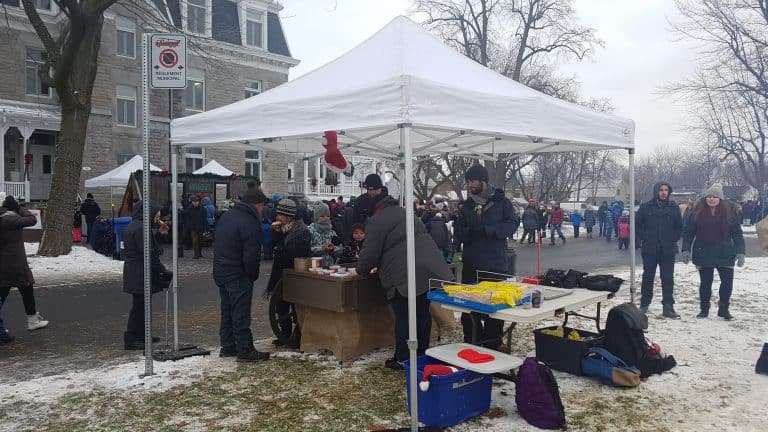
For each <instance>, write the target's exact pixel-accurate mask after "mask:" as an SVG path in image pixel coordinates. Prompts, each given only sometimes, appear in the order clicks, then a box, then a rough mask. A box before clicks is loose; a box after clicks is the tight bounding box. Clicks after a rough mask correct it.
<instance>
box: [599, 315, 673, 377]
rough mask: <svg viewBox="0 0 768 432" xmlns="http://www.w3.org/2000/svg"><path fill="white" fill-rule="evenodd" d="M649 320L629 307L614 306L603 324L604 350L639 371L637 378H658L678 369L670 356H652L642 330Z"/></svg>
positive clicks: (646, 326)
mask: <svg viewBox="0 0 768 432" xmlns="http://www.w3.org/2000/svg"><path fill="white" fill-rule="evenodd" d="M647 328H648V318H647V317H646V316H645V315H644V314H643V313H642V312H640V310H639V309H637V307H636V306H635V305H634V304H632V303H624V304H622V305H619V306H616V307H614V308H612V309H611V310H610V312H608V319H607V321H606V322H605V349H607V350H608V351H609V352H611V353H612V354H614V355H615V356H617V357H619V358H620V359H622V360H624V362H625V363H626V364H628V365H630V366H635V367H636V368H638V369H640V377H641V378H647V377H649V376H651V375H653V374H661V373H662V372H666V371H668V370H670V369H672V368H673V367H675V366H676V365H677V363H676V362H675V358H674V357H673V356H671V355H670V356H666V357H661V356H659V355H656V356H651V355H650V353H649V352H648V341H647V340H646V339H645V331H644V330H645V329H647Z"/></svg>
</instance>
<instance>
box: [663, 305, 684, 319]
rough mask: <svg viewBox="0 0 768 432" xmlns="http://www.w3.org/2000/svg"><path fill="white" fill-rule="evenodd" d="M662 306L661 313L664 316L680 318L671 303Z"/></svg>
mask: <svg viewBox="0 0 768 432" xmlns="http://www.w3.org/2000/svg"><path fill="white" fill-rule="evenodd" d="M662 306H663V312H662V313H661V314H662V315H663V316H664V317H666V318H675V319H677V318H680V314H679V313H677V312H675V307H674V306H673V305H671V304H665V305H662Z"/></svg>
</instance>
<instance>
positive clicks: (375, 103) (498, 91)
mask: <svg viewBox="0 0 768 432" xmlns="http://www.w3.org/2000/svg"><path fill="white" fill-rule="evenodd" d="M255 119H258V121H254V120H255ZM325 130H337V131H339V132H340V134H341V136H340V148H342V149H343V150H344V151H345V153H348V154H349V153H351V154H369V155H373V156H376V157H385V158H390V159H396V160H400V161H403V162H404V165H405V166H404V168H405V173H404V175H405V177H404V178H405V179H408V180H407V181H405V182H404V183H405V196H412V195H413V166H412V164H413V157H414V156H417V155H420V154H440V153H445V152H449V153H451V154H454V155H466V156H468V157H477V158H481V159H489V158H492V156H493V155H495V154H499V153H512V154H520V153H532V152H553V151H557V152H562V151H583V150H595V149H623V150H627V151H628V152H629V154H630V157H629V162H630V185H633V184H634V172H633V171H634V169H633V168H634V167H633V164H634V157H633V153H634V131H635V125H634V122H633V121H631V120H628V119H624V118H621V117H617V116H613V115H610V114H606V113H602V112H597V111H593V110H590V109H587V108H584V107H581V106H578V105H574V104H570V103H568V102H564V101H561V100H558V99H555V98H551V97H549V96H546V95H543V94H541V93H538V92H536V91H534V90H532V89H529V88H527V87H525V86H523V85H521V84H519V83H517V82H514V81H512V80H510V79H508V78H506V77H503V76H501V75H499V74H497V73H495V72H493V71H491V70H489V69H486V68H484V67H483V66H481V65H479V64H477V63H475V62H473V61H471V60H469V59H468V58H466V57H464V56H462V55H461V54H459V53H457V52H455V51H454V50H452V49H451V48H449V47H447V46H445V45H443V44H442V43H441V42H440V41H438V40H437V39H436V38H434V37H433V36H432V35H431V34H429V33H428V32H426V31H425V30H423V29H422V28H421V27H419V26H418V25H417V24H415V23H413V22H412V21H411V20H410V19H408V18H405V17H398V18H395V19H394V20H393V21H392V22H390V23H389V24H388V25H387V26H386V27H384V28H383V29H382V30H380V31H379V32H377V33H376V34H374V35H373V36H372V37H371V38H369V39H368V40H366V41H365V42H363V43H361V44H360V45H359V46H357V47H356V48H354V49H352V50H351V51H350V52H348V53H347V54H345V55H343V56H341V57H339V58H338V59H336V60H334V61H332V62H330V63H328V64H326V65H325V66H323V67H321V68H319V69H317V70H315V71H313V72H310V73H308V74H307V75H304V76H302V77H300V78H299V79H297V80H294V81H291V82H288V83H286V84H283V85H281V86H279V87H276V88H274V89H272V90H269V91H267V92H265V93H262V94H260V95H257V96H254V97H251V98H249V99H246V100H243V101H240V102H236V103H233V104H230V105H227V106H223V107H221V108H217V109H214V110H211V111H208V112H205V113H201V114H197V115H194V116H189V117H184V118H180V119H175V120H173V121H172V123H171V135H172V144H173V145H174V146H175V147H176V151H172V152H171V167H172V173H173V178H172V181H173V182H174V184H175V183H176V182H177V177H176V174H177V169H176V168H177V163H176V159H177V153H178V151H179V148H180V147H183V146H196V147H203V146H204V147H238V148H253V149H261V150H271V151H278V152H283V153H289V154H303V155H306V154H314V155H315V156H317V155H318V154H320V152H321V151H322V147H321V144H320V143H321V137H322V133H323V131H325ZM414 149H416V152H415V151H414ZM171 191H172V199H173V202H174V204H173V205H174V207H176V206H177V204H176V202H177V197H176V193H175V192H176V188H174V187H172V188H171ZM630 200H631V203H630V205H632V203H634V201H635V198H634V190H633V189H631V190H630ZM630 215H631V216H630V225H631V230H632V234H631V235H630V250H631V251H633V252H634V250H635V249H634V241H635V239H634V212H630ZM173 226H174V228H175V227H176V224H175V223H174V224H173ZM406 234H407V256H408V292H409V297H408V303H409V305H408V306H409V340H408V346H409V348H410V360H411V370H410V371H409V373H410V377H411V395H412V400H411V407H412V413H413V415H412V422H411V428H412V429H413V430H416V429H417V426H418V416H417V414H416V413H417V412H418V406H417V399H416V397H415V396H416V395H417V388H416V384H417V382H418V379H417V377H416V346H417V345H416V344H417V341H416V328H415V322H416V316H415V293H416V286H415V245H414V223H413V208H412V206H410V205H406ZM175 242H176V233H175V232H174V247H173V249H172V250H173V251H174V271H175V273H174V274H178V273H177V270H178V267H177V257H176V255H175V251H176V245H175ZM630 260H631V267H630V291H631V293H632V301H634V280H635V278H634V271H635V255H634V253H631V254H630ZM176 279H177V278H174V293H176V292H177V287H176ZM174 337H175V339H176V338H177V336H176V334H174ZM175 345H176V343H174V346H175Z"/></svg>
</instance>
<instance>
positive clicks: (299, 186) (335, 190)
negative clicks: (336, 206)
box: [288, 182, 364, 198]
mask: <svg viewBox="0 0 768 432" xmlns="http://www.w3.org/2000/svg"><path fill="white" fill-rule="evenodd" d="M288 192H289V193H292V194H296V193H300V194H304V195H305V196H307V197H320V198H336V197H338V196H344V197H356V196H358V195H360V194H362V193H363V192H364V190H363V189H361V188H360V187H359V186H358V185H352V184H340V185H337V186H329V185H325V184H319V185H316V186H312V185H311V184H310V185H309V190H308V191H304V183H301V182H298V183H288Z"/></svg>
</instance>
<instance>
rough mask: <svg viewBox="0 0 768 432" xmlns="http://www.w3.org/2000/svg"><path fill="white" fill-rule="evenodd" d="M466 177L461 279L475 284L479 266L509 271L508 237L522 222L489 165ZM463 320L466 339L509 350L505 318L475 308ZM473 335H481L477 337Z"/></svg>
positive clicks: (459, 232)
mask: <svg viewBox="0 0 768 432" xmlns="http://www.w3.org/2000/svg"><path fill="white" fill-rule="evenodd" d="M464 178H465V180H466V182H467V189H468V196H467V200H466V201H465V202H464V205H463V206H462V207H461V212H460V213H459V217H458V219H457V220H456V225H455V229H454V236H455V237H457V242H460V243H463V245H464V253H463V255H462V261H463V263H464V266H463V269H462V272H461V281H462V283H469V284H471V283H476V282H477V281H478V278H477V271H478V270H481V271H489V272H495V273H506V272H507V271H508V269H507V238H508V237H511V236H512V233H513V232H514V231H515V229H517V226H518V225H519V222H518V217H517V214H516V213H515V211H514V209H513V208H512V203H511V202H510V201H509V199H507V198H506V197H505V196H504V191H503V190H501V189H497V188H494V187H492V186H491V185H489V184H488V170H486V169H485V167H483V166H481V165H473V166H472V167H470V168H469V169H468V170H467V172H466V174H465V175H464ZM461 324H462V326H463V327H464V341H465V342H469V343H477V342H480V343H481V344H482V345H484V346H486V347H488V348H492V349H498V350H500V351H502V350H507V347H505V346H504V344H503V343H502V333H503V330H504V322H503V321H501V320H498V319H494V318H490V317H489V316H488V315H486V314H480V313H475V312H473V313H472V315H470V314H466V313H465V314H462V315H461ZM475 324H477V326H475ZM473 335H475V336H477V337H479V339H478V340H473Z"/></svg>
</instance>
